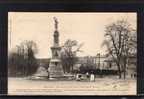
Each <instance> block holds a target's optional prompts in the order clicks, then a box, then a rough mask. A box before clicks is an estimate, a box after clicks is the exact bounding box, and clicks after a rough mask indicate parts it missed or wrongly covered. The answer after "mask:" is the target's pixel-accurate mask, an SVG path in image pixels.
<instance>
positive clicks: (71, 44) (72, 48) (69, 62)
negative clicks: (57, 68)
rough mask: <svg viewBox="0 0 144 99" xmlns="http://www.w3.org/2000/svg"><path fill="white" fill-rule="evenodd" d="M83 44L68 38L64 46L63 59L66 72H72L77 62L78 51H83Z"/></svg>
mask: <svg viewBox="0 0 144 99" xmlns="http://www.w3.org/2000/svg"><path fill="white" fill-rule="evenodd" d="M82 45H83V44H78V42H77V41H76V40H70V39H68V40H67V41H66V42H65V43H64V45H63V46H62V51H61V61H62V65H63V70H64V73H65V72H68V73H70V72H72V71H73V66H74V64H75V63H76V62H77V56H76V54H77V52H81V50H80V48H81V47H82Z"/></svg>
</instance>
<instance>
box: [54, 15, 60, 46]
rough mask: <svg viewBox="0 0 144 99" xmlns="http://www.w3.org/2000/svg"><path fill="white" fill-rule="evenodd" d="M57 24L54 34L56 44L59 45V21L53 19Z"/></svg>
mask: <svg viewBox="0 0 144 99" xmlns="http://www.w3.org/2000/svg"><path fill="white" fill-rule="evenodd" d="M53 19H54V22H55V25H54V26H55V29H56V30H55V32H54V44H55V45H57V44H58V43H59V32H58V20H57V18H56V17H53Z"/></svg>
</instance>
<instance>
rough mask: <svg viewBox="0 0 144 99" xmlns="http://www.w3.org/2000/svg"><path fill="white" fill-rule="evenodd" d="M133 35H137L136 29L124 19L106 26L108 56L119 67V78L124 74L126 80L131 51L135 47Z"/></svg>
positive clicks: (105, 42) (104, 43) (105, 43)
mask: <svg viewBox="0 0 144 99" xmlns="http://www.w3.org/2000/svg"><path fill="white" fill-rule="evenodd" d="M133 34H136V32H135V29H133V28H132V27H131V24H129V23H128V21H127V20H124V19H122V20H118V21H116V22H113V23H111V24H109V25H107V26H106V30H105V37H106V39H105V40H104V42H103V45H106V46H107V52H108V55H109V56H111V58H112V59H113V60H114V62H115V63H116V65H117V68H118V74H119V78H122V74H123V76H124V78H125V76H126V67H127V64H128V59H129V56H130V49H132V47H133V46H134V45H135V44H134V43H132V38H133ZM133 44H134V45H133Z"/></svg>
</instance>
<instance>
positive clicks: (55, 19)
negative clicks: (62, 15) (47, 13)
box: [53, 17, 58, 30]
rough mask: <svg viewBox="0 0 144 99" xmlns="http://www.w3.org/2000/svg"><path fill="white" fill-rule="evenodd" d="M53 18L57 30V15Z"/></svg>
mask: <svg viewBox="0 0 144 99" xmlns="http://www.w3.org/2000/svg"><path fill="white" fill-rule="evenodd" d="M53 19H54V21H55V29H56V30H57V29H58V20H57V18H56V17H54V18H53Z"/></svg>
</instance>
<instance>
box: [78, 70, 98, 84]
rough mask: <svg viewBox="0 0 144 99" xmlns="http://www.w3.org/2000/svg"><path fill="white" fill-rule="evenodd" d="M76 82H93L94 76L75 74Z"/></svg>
mask: <svg viewBox="0 0 144 99" xmlns="http://www.w3.org/2000/svg"><path fill="white" fill-rule="evenodd" d="M76 80H77V81H80V80H88V81H91V82H93V81H95V75H94V74H93V73H91V74H89V73H88V72H87V73H86V74H83V75H82V74H77V75H76Z"/></svg>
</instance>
